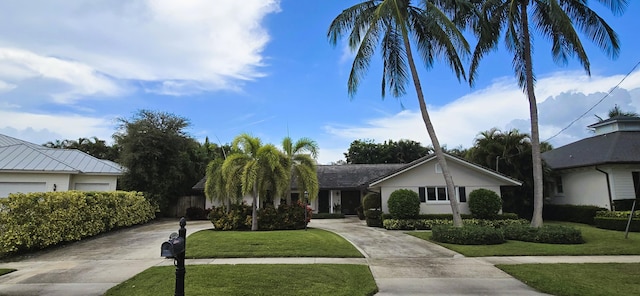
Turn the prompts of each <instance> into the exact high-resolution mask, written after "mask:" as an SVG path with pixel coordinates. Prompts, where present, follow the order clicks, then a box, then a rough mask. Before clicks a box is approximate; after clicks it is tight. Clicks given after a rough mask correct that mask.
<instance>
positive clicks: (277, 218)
mask: <svg viewBox="0 0 640 296" xmlns="http://www.w3.org/2000/svg"><path fill="white" fill-rule="evenodd" d="M304 208H305V206H304V205H303V204H301V203H294V204H293V205H287V204H280V205H279V206H278V208H275V207H273V206H269V207H264V208H260V209H258V230H292V229H303V228H304V227H305V221H304ZM251 214H252V208H251V205H247V204H239V205H231V207H230V209H229V211H227V209H226V208H225V207H217V208H213V209H211V213H210V214H209V220H211V223H212V224H213V227H214V229H215V230H251ZM311 215H312V211H311V208H309V207H307V219H308V220H311ZM343 217H344V216H343Z"/></svg>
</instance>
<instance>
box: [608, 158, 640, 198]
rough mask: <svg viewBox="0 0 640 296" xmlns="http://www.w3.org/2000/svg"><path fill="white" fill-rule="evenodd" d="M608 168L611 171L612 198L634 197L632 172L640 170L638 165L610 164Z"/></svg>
mask: <svg viewBox="0 0 640 296" xmlns="http://www.w3.org/2000/svg"><path fill="white" fill-rule="evenodd" d="M609 170H610V171H611V173H610V175H611V177H610V178H611V188H612V189H611V191H612V192H611V196H612V199H613V200H616V199H633V198H636V193H635V190H634V188H633V177H632V172H640V165H615V166H613V165H612V166H610V167H609Z"/></svg>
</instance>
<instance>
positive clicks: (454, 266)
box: [310, 218, 544, 296]
mask: <svg viewBox="0 0 640 296" xmlns="http://www.w3.org/2000/svg"><path fill="white" fill-rule="evenodd" d="M310 226H311V227H316V228H321V229H326V230H330V231H333V232H335V233H337V234H339V235H341V236H342V237H344V238H345V239H347V240H348V241H350V242H351V243H352V244H354V245H355V246H357V247H358V248H359V249H360V250H361V252H362V253H363V254H364V255H365V257H366V261H367V264H368V265H369V268H370V269H371V272H372V273H373V277H374V278H375V280H376V284H377V285H378V289H379V293H378V294H377V295H380V296H387V295H544V294H541V293H539V292H537V291H535V290H533V289H532V288H530V287H528V286H527V285H525V284H523V283H522V282H520V281H518V280H516V279H515V278H513V277H511V276H509V275H508V274H506V273H504V272H503V271H501V270H500V269H498V268H496V267H495V266H494V265H493V264H491V263H489V262H486V261H483V260H480V259H478V258H466V257H464V256H462V255H460V254H458V253H456V252H453V251H451V250H449V249H446V248H444V247H441V246H439V245H436V244H433V243H430V242H427V241H425V240H422V239H419V238H416V237H413V236H410V235H407V234H405V233H404V232H402V231H388V230H385V229H381V228H373V227H367V226H366V225H365V223H364V222H363V221H360V220H358V219H354V218H349V219H343V220H313V221H312V223H311V224H310Z"/></svg>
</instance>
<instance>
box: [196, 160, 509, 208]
mask: <svg viewBox="0 0 640 296" xmlns="http://www.w3.org/2000/svg"><path fill="white" fill-rule="evenodd" d="M446 157H447V160H448V165H449V169H450V170H451V174H452V175H453V181H454V183H455V185H456V193H455V196H456V198H458V199H459V200H460V201H461V202H460V211H461V213H469V207H468V206H467V204H466V200H467V198H468V196H469V193H471V191H473V190H475V189H478V188H486V189H489V190H492V191H494V192H496V193H497V194H498V195H500V187H501V186H520V185H522V182H520V181H517V180H514V179H512V178H509V177H507V176H505V175H502V174H500V173H497V172H495V171H493V170H491V169H487V168H484V167H481V166H478V165H476V164H473V163H470V162H468V161H466V160H463V159H461V158H457V157H455V156H451V155H447V156H446ZM317 171H318V182H319V184H320V192H319V194H318V198H317V199H316V200H314V201H312V202H310V205H311V207H312V208H313V209H314V212H319V213H333V212H338V211H337V209H338V206H339V207H340V212H342V213H345V214H348V215H349V214H356V207H358V206H359V205H360V200H361V198H362V197H363V196H364V195H365V194H366V193H367V192H371V191H373V192H378V193H380V196H381V198H382V210H383V211H384V212H386V213H388V212H389V209H388V207H387V201H388V199H389V195H390V194H391V192H393V191H395V190H397V189H411V190H413V191H415V192H416V193H418V195H419V196H420V199H421V204H420V211H421V213H425V214H426V213H429V214H445V213H451V207H450V204H449V199H448V198H449V196H448V195H447V194H446V189H445V187H446V186H445V183H444V178H443V176H442V172H441V171H440V166H439V165H438V164H437V160H436V157H435V155H433V154H432V155H428V156H425V157H423V158H420V159H418V160H416V161H414V162H411V163H409V164H345V165H318V168H317ZM193 189H195V190H199V191H202V190H203V189H204V181H201V182H199V183H198V184H196V186H194V188H193ZM293 189H294V190H295V188H293ZM300 197H301V194H300V193H292V199H293V200H297V199H298V198H300ZM244 200H245V201H246V202H247V203H250V202H251V200H250V199H247V198H245V199H244ZM207 206H210V204H209V203H207Z"/></svg>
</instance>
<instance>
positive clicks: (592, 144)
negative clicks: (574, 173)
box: [542, 131, 640, 169]
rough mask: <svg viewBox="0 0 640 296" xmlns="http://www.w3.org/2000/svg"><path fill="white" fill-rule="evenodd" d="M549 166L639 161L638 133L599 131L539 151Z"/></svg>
mask: <svg viewBox="0 0 640 296" xmlns="http://www.w3.org/2000/svg"><path fill="white" fill-rule="evenodd" d="M542 159H544V161H545V162H546V163H547V165H549V166H550V167H551V168H552V169H568V168H577V167H585V166H592V165H602V164H614V163H636V164H637V163H640V132H630V131H618V132H612V133H608V134H602V135H598V136H594V137H590V138H586V139H582V140H580V141H577V142H573V143H571V144H568V145H565V146H562V147H559V148H556V149H553V150H551V151H547V152H545V153H542Z"/></svg>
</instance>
